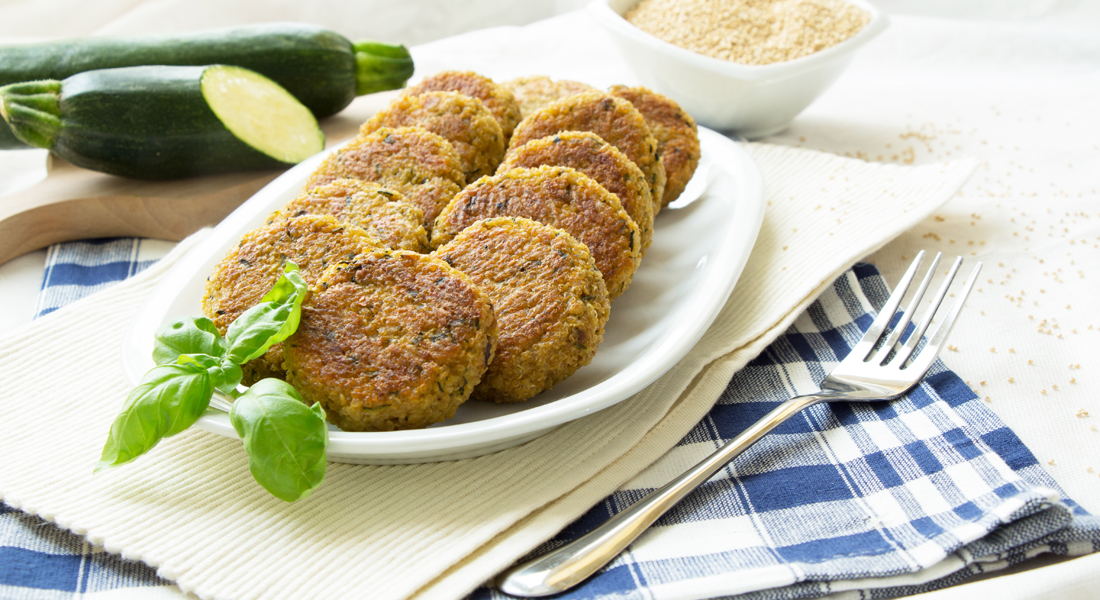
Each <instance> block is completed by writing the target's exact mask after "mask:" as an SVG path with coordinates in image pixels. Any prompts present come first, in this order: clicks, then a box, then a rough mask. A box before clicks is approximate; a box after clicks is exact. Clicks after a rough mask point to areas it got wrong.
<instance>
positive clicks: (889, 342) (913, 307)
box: [871, 252, 943, 365]
mask: <svg viewBox="0 0 1100 600" xmlns="http://www.w3.org/2000/svg"><path fill="white" fill-rule="evenodd" d="M942 255H943V253H941V252H937V253H936V256H935V257H934V258H933V259H932V265H931V266H929V267H928V272H927V273H925V275H924V279H922V280H921V282H920V285H918V286H917V291H915V292H913V297H912V299H910V300H909V305H908V306H906V307H905V311H904V312H902V313H901V318H900V319H898V324H897V325H895V326H894V328H893V330H892V331H890V335H889V336H888V337H887V338H886V341H885V342H883V344H882V346H880V347H879V351H878V354H876V355H875V357H874V358H873V359H872V361H871V362H874V363H877V364H880V365H881V364H884V363H885V362H886V359H887V358H888V357H889V356H890V352H891V351H892V350H893V349H894V344H896V343H897V342H898V340H900V339H901V336H902V334H904V333H905V328H906V326H908V325H909V321H911V320H912V318H913V315H914V314H915V313H916V311H917V307H918V305H919V304H920V300H921V298H923V297H924V292H925V290H927V289H928V284H929V283H930V282H931V281H932V276H933V275H935V274H936V267H937V266H939V264H940V257H941V256H942Z"/></svg>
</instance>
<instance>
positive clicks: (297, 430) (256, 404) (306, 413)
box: [229, 379, 328, 502]
mask: <svg viewBox="0 0 1100 600" xmlns="http://www.w3.org/2000/svg"><path fill="white" fill-rule="evenodd" d="M229 420H230V422H231V423H233V428H234V429H236V430H237V435H240V436H241V439H242V440H244V449H245V451H246V452H247V453H248V470H249V471H251V472H252V477H254V478H255V479H256V481H258V482H259V483H260V485H262V486H263V487H264V489H266V490H267V491H269V492H271V494H272V495H273V496H275V497H276V498H279V499H280V500H286V501H287V502H294V501H295V500H301V499H302V498H305V497H306V496H309V494H310V492H312V491H313V488H315V487H317V486H318V485H320V484H321V481H322V480H323V479H324V478H325V466H326V464H327V462H326V461H325V450H326V449H327V448H328V427H327V426H326V425H325V412H324V411H323V410H322V409H321V405H320V404H314V405H313V406H306V405H305V403H304V402H302V397H301V396H299V395H298V391H297V390H295V389H294V387H293V386H291V385H290V384H289V383H287V382H285V381H281V380H279V379H262V380H260V381H257V382H256V385H253V386H252V387H250V388H248V391H247V392H245V393H243V394H241V396H240V397H239V398H237V399H236V400H235V401H233V408H232V410H231V411H230V412H229Z"/></svg>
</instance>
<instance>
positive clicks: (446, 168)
mask: <svg viewBox="0 0 1100 600" xmlns="http://www.w3.org/2000/svg"><path fill="white" fill-rule="evenodd" d="M343 177H347V178H351V179H361V180H363V181H373V182H375V183H378V184H380V185H383V186H385V187H387V188H390V189H393V190H396V191H398V192H400V193H402V194H404V196H405V199H406V200H408V201H409V202H412V203H413V204H415V205H417V206H418V207H420V210H422V211H424V228H425V229H427V230H428V231H429V232H430V231H431V228H432V224H433V223H435V218H436V217H437V216H438V215H439V211H441V210H443V207H444V206H447V203H448V202H450V201H451V198H453V197H454V195H455V194H457V193H458V192H459V190H461V189H462V187H463V186H465V185H466V175H465V173H463V171H462V158H460V157H459V156H458V153H457V152H455V149H454V147H452V146H451V143H450V142H448V141H447V140H446V139H444V138H443V137H442V136H439V135H436V134H434V133H432V132H430V131H428V130H427V129H424V128H423V127H399V128H397V129H390V128H383V129H379V130H377V131H374V132H373V133H370V134H369V135H360V136H359V137H357V138H356V139H354V140H352V141H351V142H348V143H347V144H345V145H344V146H343V147H341V148H340V149H339V150H337V151H336V152H334V153H332V154H331V155H329V156H328V158H326V159H325V160H324V162H322V163H321V165H320V166H319V167H317V170H316V171H314V172H313V174H312V175H310V177H309V180H308V181H306V189H307V190H310V189H313V188H315V187H318V186H322V185H326V184H329V183H332V182H333V181H336V180H337V179H340V178H343Z"/></svg>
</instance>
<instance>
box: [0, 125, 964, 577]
mask: <svg viewBox="0 0 1100 600" xmlns="http://www.w3.org/2000/svg"><path fill="white" fill-rule="evenodd" d="M745 148H746V149H747V150H748V151H749V152H750V154H751V155H752V157H753V158H754V160H756V162H757V164H758V165H759V166H760V169H761V171H762V174H763V177H764V182H765V188H766V196H767V201H768V207H767V211H766V213H765V217H764V224H763V227H762V228H761V231H760V236H759V238H758V240H757V243H756V246H755V247H754V249H753V253H752V256H751V257H750V259H749V262H748V264H747V266H746V267H745V270H744V273H743V274H742V276H741V279H740V281H739V283H738V285H737V288H736V290H735V291H734V293H733V295H732V296H731V298H730V300H729V302H728V303H727V305H726V307H725V308H724V309H723V311H722V312H721V314H720V315H719V316H718V318H717V319H716V320H715V322H714V324H713V325H712V326H711V328H710V330H709V331H708V332H707V334H706V335H705V336H704V337H703V339H702V340H700V342H699V343H698V344H697V346H696V347H695V348H694V349H693V350H692V352H691V353H689V354H688V356H687V357H685V358H684V359H683V360H682V361H681V362H680V363H679V364H677V365H676V366H675V367H673V369H671V370H670V371H669V372H668V373H666V374H665V375H664V376H662V377H661V378H660V379H658V380H657V381H656V382H654V383H653V384H652V385H650V386H649V387H648V388H646V389H645V390H643V391H642V392H641V393H639V394H637V395H636V396H635V397H633V398H631V399H629V400H627V401H625V402H622V403H620V404H618V405H616V406H614V407H612V408H609V409H606V410H604V411H601V412H599V413H597V414H595V415H592V416H589V417H586V418H584V419H580V420H578V421H574V422H572V423H569V424H567V425H564V426H562V427H559V428H558V429H556V430H554V431H553V432H551V433H549V434H547V435H545V436H543V437H541V438H538V439H536V440H534V441H532V442H530V443H528V444H525V445H523V446H521V447H518V448H513V449H510V450H506V451H503V452H499V453H496V454H492V455H489V456H483V457H479V458H476V459H469V460H463V461H457V462H449V463H437V464H424V465H407V466H356V465H343V464H332V465H330V467H329V470H328V475H327V476H326V480H325V483H324V484H323V485H322V486H321V488H319V489H318V490H317V491H316V492H315V493H314V494H313V496H311V497H310V498H309V499H307V500H306V501H303V502H299V503H295V504H286V503H283V502H282V501H279V500H277V499H275V498H273V497H271V496H270V495H268V494H267V493H266V492H264V491H263V490H262V489H261V488H259V487H258V486H256V485H255V483H254V482H253V481H252V479H251V476H250V475H249V473H248V469H247V466H246V465H247V460H246V458H245V456H244V453H243V451H242V449H241V446H240V443H239V442H237V441H235V440H229V439H226V438H221V437H218V436H215V435H212V434H207V433H205V432H201V431H197V430H195V431H188V432H185V433H183V434H180V435H179V436H176V437H175V438H171V439H169V440H167V441H165V442H163V443H162V444H161V445H160V446H158V447H157V448H156V449H155V450H154V451H153V452H152V453H150V454H149V455H148V456H145V457H143V458H142V459H141V460H139V461H137V462H135V463H133V464H130V465H127V466H126V467H124V468H120V469H113V470H110V471H107V472H103V473H101V474H99V475H97V476H95V477H94V478H93V477H92V467H93V465H94V464H95V462H96V460H97V459H98V456H99V451H100V449H101V447H102V444H103V440H104V436H105V434H106V431H107V430H108V428H109V425H110V422H111V420H112V419H113V417H114V415H115V414H116V413H117V411H118V409H119V406H120V404H121V402H122V400H123V398H124V397H125V395H126V393H127V392H128V390H129V384H128V383H127V382H126V380H125V378H124V376H123V374H122V371H121V368H120V365H119V363H118V353H119V346H120V343H121V339H122V336H123V332H124V331H125V329H126V325H127V323H128V321H129V318H130V316H131V315H132V314H133V312H134V311H135V310H136V309H137V307H138V306H140V304H141V302H142V300H143V299H144V298H145V296H146V295H147V294H148V292H149V291H150V290H151V288H152V286H154V285H155V284H156V283H157V282H158V281H159V280H160V278H161V277H162V276H163V274H164V272H165V271H166V270H167V269H168V267H170V266H171V265H172V264H173V263H174V262H175V260H176V259H178V257H179V256H180V255H181V253H182V252H185V251H186V249H187V248H188V247H190V246H191V245H193V244H195V243H198V241H199V240H200V239H201V236H202V234H196V236H193V237H192V238H190V239H188V240H186V241H185V242H183V243H181V244H180V246H179V247H178V248H177V249H176V250H175V251H173V253H172V254H170V255H169V256H168V257H166V258H165V259H164V260H163V261H161V263H159V264H157V265H156V266H154V267H151V268H150V269H148V270H147V271H145V272H143V273H142V274H140V275H138V276H136V277H134V278H132V279H130V280H127V281H126V282H124V283H122V284H120V285H118V286H116V287H114V288H111V289H109V290H107V291H104V292H102V293H99V294H97V295H95V296H92V297H90V298H87V299H85V300H83V301H80V302H77V303H75V304H72V305H70V306H68V307H65V308H63V309H61V310H58V311H57V312H55V313H53V314H50V315H47V316H46V317H43V318H41V319H39V320H37V321H35V322H34V323H32V324H30V325H28V326H27V327H25V328H23V329H21V330H19V331H17V332H16V333H15V334H14V335H13V336H10V337H9V338H8V339H6V340H4V341H3V344H2V345H0V364H3V365H5V367H4V371H5V377H4V378H3V381H2V382H0V403H3V404H2V406H3V412H4V414H5V419H4V420H3V421H2V422H0V452H2V454H3V456H4V457H5V460H4V461H0V498H2V499H3V500H4V501H5V502H7V503H8V504H9V505H11V506H13V507H16V508H19V509H22V510H24V511H26V512H30V513H34V514H37V515H40V516H42V517H44V518H46V519H49V520H52V521H55V522H57V523H58V524H59V525H61V526H63V527H66V528H68V529H71V530H73V531H75V532H77V533H80V534H83V535H86V536H87V537H88V539H89V540H90V541H91V542H93V543H99V544H102V545H103V546H104V547H105V548H106V549H107V550H109V551H112V552H118V553H121V554H123V555H124V556H126V557H129V558H135V559H139V560H142V561H144V562H146V563H148V564H151V565H154V566H157V567H158V573H159V574H160V575H162V576H163V577H166V578H168V579H172V580H174V581H176V582H177V583H178V584H179V586H180V588H182V589H183V590H185V591H190V592H194V593H196V594H198V595H199V596H201V597H204V598H296V599H297V598H359V597H363V595H364V594H365V593H367V591H368V590H369V595H370V597H372V598H403V597H408V596H412V595H416V594H420V595H422V596H424V597H433V598H434V597H440V598H451V597H457V596H461V595H462V594H464V593H465V592H467V591H469V590H471V589H472V588H473V587H474V586H476V585H478V584H479V583H481V582H482V581H484V580H485V579H486V578H487V577H489V576H491V575H492V574H493V573H495V572H496V571H499V570H500V569H501V568H503V567H504V566H506V565H507V564H509V563H510V562H511V561H512V560H514V559H515V558H517V557H518V556H520V555H522V554H524V553H525V552H527V551H528V550H529V549H531V548H532V547H534V546H535V545H537V544H538V543H539V542H541V541H542V540H544V539H546V538H548V537H550V536H551V535H553V534H554V533H555V532H556V531H557V530H558V529H560V528H561V527H563V526H565V525H566V524H568V523H569V522H570V521H571V520H572V519H574V518H575V517H577V516H579V515H580V514H582V513H583V512H584V510H586V509H587V508H588V507H589V506H591V505H592V504H594V503H596V502H597V501H599V500H600V499H601V498H602V497H604V496H605V495H606V494H608V493H610V492H611V491H612V490H614V489H615V488H616V487H617V486H618V485H620V484H621V483H622V482H624V481H626V480H628V479H629V478H630V477H632V476H633V475H635V474H636V473H638V472H639V471H640V470H641V469H643V468H644V467H645V466H646V465H648V464H649V463H651V462H652V461H653V460H655V459H656V458H657V457H659V456H660V455H661V454H663V453H664V452H665V451H667V449H668V448H670V447H671V446H672V445H674V444H675V443H676V441H677V440H679V439H680V437H682V436H683V435H684V434H685V433H686V432H687V431H688V430H689V429H690V428H691V427H692V426H693V425H694V424H695V422H696V421H697V420H698V419H699V418H701V417H702V416H703V415H704V414H705V413H706V411H707V410H708V409H709V408H710V406H711V405H712V404H713V402H714V400H715V398H716V397H717V396H718V394H719V392H720V391H721V390H722V388H723V387H724V385H725V383H726V381H727V380H728V378H729V376H730V375H731V374H732V373H734V372H735V371H736V370H737V369H738V368H739V367H740V366H742V365H744V364H745V362H747V361H748V360H749V359H751V358H752V357H754V356H755V355H756V354H757V353H758V352H760V350H762V349H763V348H764V347H765V346H766V345H767V344H768V343H769V342H770V341H771V340H772V339H774V338H775V336H777V335H778V334H779V333H781V332H782V331H783V330H784V329H785V328H786V327H787V326H788V325H789V324H790V322H791V321H793V319H794V318H795V317H796V316H797V315H798V314H799V312H801V310H802V309H803V308H804V307H805V306H806V305H808V304H809V303H810V302H811V301H812V300H813V298H815V297H816V295H817V294H818V293H819V292H820V291H821V290H822V289H823V287H824V286H826V285H828V283H829V282H831V281H832V279H833V278H834V277H835V276H837V275H838V274H839V273H840V272H842V271H843V270H845V269H847V268H848V267H849V266H850V265H851V264H852V263H854V262H855V261H856V260H858V259H860V258H862V257H864V256H866V255H867V254H869V253H870V252H872V251H873V250H875V249H876V248H878V247H880V246H881V245H883V244H884V243H886V242H887V241H889V240H890V239H892V238H893V237H895V236H896V235H898V234H899V233H901V232H902V231H904V230H906V229H907V228H909V227H911V226H912V225H914V224H915V223H917V222H918V221H920V220H921V219H923V218H924V217H926V216H928V215H929V214H930V213H931V212H932V211H933V210H935V209H936V208H937V207H938V206H940V205H941V204H942V203H943V202H945V201H947V200H948V199H949V198H950V197H951V196H952V195H953V194H954V193H955V191H956V190H957V189H958V188H959V186H961V185H962V183H963V182H964V181H965V180H966V178H967V177H968V176H969V175H970V173H971V172H972V171H973V169H974V166H975V163H974V161H970V160H962V161H955V162H951V163H944V164H935V165H926V166H921V167H902V166H894V165H881V164H869V163H864V162H862V161H859V160H854V159H847V158H840V157H836V156H831V155H826V154H821V153H817V152H812V151H808V150H798V149H791V148H784V147H779V146H768V145H757V144H748V145H746V146H745Z"/></svg>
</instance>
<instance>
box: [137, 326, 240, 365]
mask: <svg viewBox="0 0 1100 600" xmlns="http://www.w3.org/2000/svg"><path fill="white" fill-rule="evenodd" d="M227 348H228V345H227V344H226V343H225V340H224V339H223V338H222V336H221V334H220V333H218V328H217V327H216V326H215V325H214V322H213V321H211V320H210V319H207V318H206V317H180V318H179V319H176V320H175V321H172V322H171V323H168V324H166V325H164V326H163V327H161V328H160V329H158V330H157V332H156V333H155V334H153V362H155V363H157V364H158V365H170V364H173V363H175V362H176V358H177V357H179V355H181V354H206V355H209V356H213V357H215V358H219V359H220V358H221V357H223V356H225V351H226V349H227Z"/></svg>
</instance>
